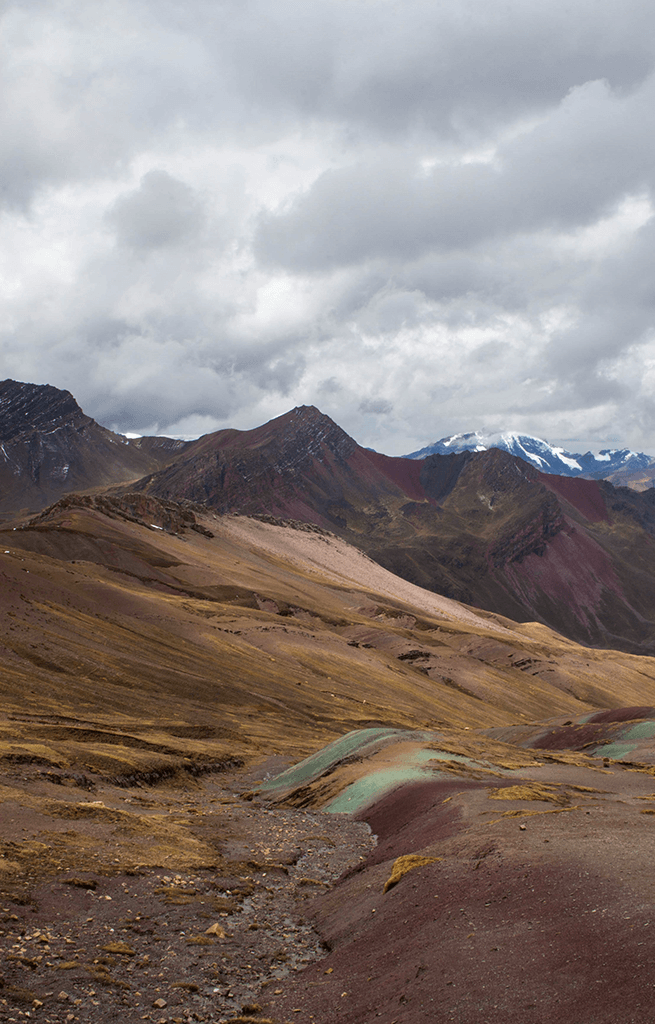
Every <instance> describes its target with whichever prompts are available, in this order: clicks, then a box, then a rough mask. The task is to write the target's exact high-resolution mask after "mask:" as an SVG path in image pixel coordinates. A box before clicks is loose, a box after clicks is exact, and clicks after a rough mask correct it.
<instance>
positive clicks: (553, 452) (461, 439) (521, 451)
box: [405, 430, 654, 480]
mask: <svg viewBox="0 0 655 1024" xmlns="http://www.w3.org/2000/svg"><path fill="white" fill-rule="evenodd" d="M489 448H500V449H502V450H503V451H505V452H509V453H510V455H518V457H519V458H520V459H524V460H525V462H529V463H530V464H531V465H533V466H534V467H535V468H536V469H538V470H540V471H541V472H542V473H554V474H556V475H557V476H584V477H587V478H589V479H592V480H601V479H604V478H606V477H608V476H610V474H612V473H615V472H616V471H617V470H619V469H626V468H630V469H631V470H633V469H634V470H638V469H644V468H645V467H646V466H649V465H650V464H651V463H652V462H653V461H654V460H653V458H652V457H651V456H650V455H645V454H644V453H643V452H633V451H631V450H630V449H629V448H604V449H603V450H602V451H600V452H599V453H598V454H597V455H594V453H593V452H585V454H584V455H579V454H573V453H571V452H567V451H566V450H565V449H564V448H558V447H556V446H555V445H552V444H548V442H547V441H543V440H542V439H541V438H539V437H531V436H530V435H529V434H514V433H511V432H505V433H497V434H485V433H483V432H482V431H480V430H475V431H473V432H472V433H469V434H452V435H451V436H450V437H442V438H441V440H440V441H435V443H434V444H430V445H427V447H425V448H421V449H420V450H419V451H416V452H411V453H410V454H409V455H406V456H405V458H406V459H425V458H427V456H428V455H450V454H452V453H454V452H464V451H469V452H484V451H487V450H488V449H489Z"/></svg>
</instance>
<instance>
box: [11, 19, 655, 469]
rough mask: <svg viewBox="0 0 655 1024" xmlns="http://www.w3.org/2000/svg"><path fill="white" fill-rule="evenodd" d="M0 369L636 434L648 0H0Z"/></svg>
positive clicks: (352, 425)
mask: <svg viewBox="0 0 655 1024" xmlns="http://www.w3.org/2000/svg"><path fill="white" fill-rule="evenodd" d="M0 29H1V32H2V52H3V60H2V62H1V64H0V90H1V96H2V103H1V105H0V216H1V224H0V360H1V365H0V379H1V378H3V377H13V378H15V379H17V380H25V381H33V382H35V383H49V384H54V385H55V386H57V387H60V388H67V389H69V390H70V391H72V392H73V394H74V395H75V397H76V398H77V399H78V401H79V402H80V404H81V405H82V407H83V408H84V410H85V411H86V412H87V413H89V414H90V415H92V416H94V417H95V418H96V419H97V420H99V422H101V423H102V424H104V425H105V426H110V427H113V428H114V429H118V430H121V431H123V432H125V431H132V432H140V433H143V432H148V433H153V432H159V433H181V434H197V433H205V432H207V431H210V430H215V429H218V428H220V427H223V426H228V425H229V426H237V427H241V428H247V427H252V426H255V425H257V424H259V423H262V422H264V421H265V420H268V419H270V418H271V417H272V416H276V415H278V414H280V413H282V412H285V411H286V410H287V409H289V408H291V407H293V406H295V405H301V404H313V405H317V406H318V407H319V408H320V409H322V410H323V411H324V412H326V413H328V414H329V415H330V416H332V417H333V418H334V419H336V420H337V422H338V423H340V424H341V426H343V427H344V428H345V429H346V430H347V431H348V432H349V433H350V434H352V435H353V436H354V437H355V438H356V439H357V440H358V441H359V442H360V443H362V444H367V445H371V446H373V447H376V448H378V449H379V450H381V451H385V452H387V453H389V454H403V453H404V452H407V451H411V450H413V449H414V448H418V447H420V446H423V445H425V444H427V443H429V442H431V441H434V440H436V439H437V438H439V437H442V436H443V435H445V434H450V433H454V432H457V431H462V430H473V429H476V428H483V429H487V430H498V429H510V430H523V431H525V432H528V433H533V434H537V435H538V436H541V437H545V438H547V439H548V440H551V441H559V442H563V443H565V444H566V445H567V447H569V448H570V447H573V448H576V447H580V446H586V447H592V448H599V447H602V446H604V445H611V446H616V445H618V444H629V445H631V446H633V447H636V448H639V449H640V450H645V451H647V452H652V453H655V334H654V330H653V328H654V325H655V219H654V218H653V205H652V194H653V185H654V179H655V152H654V150H655V125H654V120H655V116H654V115H655V74H654V56H655V7H654V6H653V5H652V4H650V3H647V2H646V0H576V2H575V3H571V2H570V0H549V2H548V3H547V4H546V3H537V2H536V0H502V2H501V0H439V2H436V0H400V2H397V0H311V2H307V0H128V2H122V0H111V2H110V3H109V2H104V0H94V2H93V3H79V2H76V0H61V2H56V0H43V2H41V0H30V2H29V3H25V2H24V0H21V2H19V3H16V2H13V3H12V2H11V0H5V3H4V5H3V7H2V14H1V15H0Z"/></svg>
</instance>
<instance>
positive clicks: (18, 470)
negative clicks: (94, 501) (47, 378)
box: [0, 380, 184, 514]
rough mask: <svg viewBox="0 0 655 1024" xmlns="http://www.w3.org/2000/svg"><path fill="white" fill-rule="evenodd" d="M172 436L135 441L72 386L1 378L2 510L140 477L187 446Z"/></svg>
mask: <svg viewBox="0 0 655 1024" xmlns="http://www.w3.org/2000/svg"><path fill="white" fill-rule="evenodd" d="M183 448H184V442H182V441H173V440H170V439H169V438H138V439H134V440H130V439H128V438H126V437H123V436H122V435H120V434H114V433H112V431H111V430H106V429H105V428H104V427H101V426H100V425H99V424H98V423H96V422H95V420H93V419H91V417H90V416H86V415H85V414H84V412H83V411H82V409H80V407H79V405H78V404H77V402H76V401H75V399H74V398H73V396H72V395H71V393H70V392H69V391H61V390H59V389H58V388H54V387H51V386H50V385H48V384H42V385H40V384H24V383H21V382H20V381H14V380H5V381H2V382H0V514H1V513H5V514H9V513H13V512H17V511H19V510H21V509H24V510H27V511H32V510H37V509H40V508H42V507H43V506H44V505H48V504H50V503H51V502H53V501H55V500H56V499H57V498H59V497H60V496H61V495H62V494H66V493H68V492H70V491H78V490H88V489H89V488H93V487H98V486H106V485H108V484H112V483H117V482H119V481H126V480H130V479H135V478H137V477H140V476H142V475H143V474H144V473H148V472H150V471H152V470H153V469H159V468H160V467H161V466H162V465H164V464H165V463H166V462H167V461H169V460H170V459H171V458H173V457H174V456H175V455H176V454H177V453H178V452H179V451H181V450H183Z"/></svg>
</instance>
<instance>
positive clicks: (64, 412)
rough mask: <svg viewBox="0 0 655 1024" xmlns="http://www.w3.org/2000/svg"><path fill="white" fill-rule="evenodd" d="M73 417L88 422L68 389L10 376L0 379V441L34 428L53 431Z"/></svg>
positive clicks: (8, 439) (87, 418)
mask: <svg viewBox="0 0 655 1024" xmlns="http://www.w3.org/2000/svg"><path fill="white" fill-rule="evenodd" d="M73 419H79V420H80V421H84V422H91V420H90V417H88V416H85V415H84V413H83V412H82V410H81V409H80V407H79V405H78V404H77V402H76V401H75V399H74V398H73V396H72V395H71V393H70V391H61V390H60V389H59V388H55V387H53V386H52V385H51V384H25V383H23V382H22V381H17V380H11V379H7V380H3V381H1V382H0V440H2V441H10V440H11V439H12V438H15V437H18V436H19V435H20V434H24V433H32V432H33V431H35V430H38V431H46V430H48V429H50V430H56V429H57V428H58V427H61V426H63V425H64V424H65V423H69V422H70V421H71V420H73Z"/></svg>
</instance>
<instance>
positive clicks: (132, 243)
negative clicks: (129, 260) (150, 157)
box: [107, 170, 203, 249]
mask: <svg viewBox="0 0 655 1024" xmlns="http://www.w3.org/2000/svg"><path fill="white" fill-rule="evenodd" d="M107 220H108V221H109V223H110V224H111V225H112V226H113V227H114V228H115V229H116V233H117V237H118V241H119V242H120V243H121V244H122V245H127V246H129V247H130V248H132V249H158V248H161V247H163V246H169V245H176V244H178V243H179V242H182V241H188V240H189V239H191V238H193V237H194V236H195V235H197V234H198V232H199V230H200V228H201V226H202V222H203V212H202V206H201V203H200V200H199V198H198V196H197V195H196V194H195V193H194V191H193V189H191V188H189V186H188V185H185V184H184V182H182V181H178V180H177V179H176V178H173V177H172V176H171V175H170V174H167V172H166V171H158V170H155V171H148V173H147V174H144V176H143V178H142V179H141V184H140V185H139V188H138V189H135V190H134V191H133V192H128V193H127V194H126V195H122V196H119V198H118V199H117V200H116V202H115V203H114V205H113V206H112V207H111V209H110V210H109V211H108V213H107Z"/></svg>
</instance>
